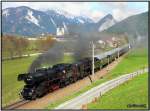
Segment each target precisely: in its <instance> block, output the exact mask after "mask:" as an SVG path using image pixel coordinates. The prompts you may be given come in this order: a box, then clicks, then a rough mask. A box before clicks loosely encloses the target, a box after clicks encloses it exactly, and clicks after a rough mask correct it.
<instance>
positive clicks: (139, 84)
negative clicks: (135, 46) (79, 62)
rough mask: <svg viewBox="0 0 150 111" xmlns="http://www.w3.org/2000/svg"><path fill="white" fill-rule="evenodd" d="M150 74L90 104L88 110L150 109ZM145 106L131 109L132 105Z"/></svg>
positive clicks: (141, 76) (125, 84) (134, 79)
mask: <svg viewBox="0 0 150 111" xmlns="http://www.w3.org/2000/svg"><path fill="white" fill-rule="evenodd" d="M147 78H148V74H147V73H146V74H143V75H139V76H137V77H135V78H133V79H132V80H130V81H128V82H126V83H124V84H122V85H120V86H118V87H117V88H115V89H112V90H111V91H109V92H107V93H106V94H104V95H103V96H102V97H101V98H98V100H97V102H95V103H90V104H88V109H146V108H147V107H148V93H147V91H148V79H147ZM133 104H137V105H143V106H141V107H131V105H133Z"/></svg>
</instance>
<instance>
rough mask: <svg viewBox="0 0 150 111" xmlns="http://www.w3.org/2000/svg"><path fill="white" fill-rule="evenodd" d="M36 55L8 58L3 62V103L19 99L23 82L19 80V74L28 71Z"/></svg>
mask: <svg viewBox="0 0 150 111" xmlns="http://www.w3.org/2000/svg"><path fill="white" fill-rule="evenodd" d="M35 58H36V56H32V57H26V58H19V59H14V60H6V61H3V62H2V105H6V104H9V103H12V102H14V101H17V100H18V99H19V96H18V93H19V91H20V89H21V88H22V87H23V82H18V81H17V75H18V74H20V73H25V72H27V70H28V68H29V66H30V64H31V63H32V61H33V60H34V59H35Z"/></svg>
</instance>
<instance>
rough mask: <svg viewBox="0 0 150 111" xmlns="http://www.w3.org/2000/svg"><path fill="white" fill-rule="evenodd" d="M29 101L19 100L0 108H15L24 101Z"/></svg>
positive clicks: (25, 101)
mask: <svg viewBox="0 0 150 111" xmlns="http://www.w3.org/2000/svg"><path fill="white" fill-rule="evenodd" d="M29 102H30V101H29V100H20V101H17V102H15V103H13V104H10V105H8V106H5V107H3V108H2V109H15V108H18V107H20V106H22V105H24V104H26V103H29Z"/></svg>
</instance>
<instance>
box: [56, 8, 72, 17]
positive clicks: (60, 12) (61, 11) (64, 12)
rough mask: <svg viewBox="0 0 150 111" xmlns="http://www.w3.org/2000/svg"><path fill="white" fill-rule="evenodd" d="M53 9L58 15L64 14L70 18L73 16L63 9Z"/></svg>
mask: <svg viewBox="0 0 150 111" xmlns="http://www.w3.org/2000/svg"><path fill="white" fill-rule="evenodd" d="M55 11H56V12H57V13H58V14H60V15H64V16H65V17H66V18H71V19H74V18H75V16H74V15H72V14H70V13H68V12H66V11H63V10H59V9H55Z"/></svg>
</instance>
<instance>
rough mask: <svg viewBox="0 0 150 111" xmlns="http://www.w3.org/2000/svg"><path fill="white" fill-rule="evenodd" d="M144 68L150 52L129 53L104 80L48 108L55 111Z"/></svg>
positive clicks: (139, 50) (135, 51) (133, 51)
mask: <svg viewBox="0 0 150 111" xmlns="http://www.w3.org/2000/svg"><path fill="white" fill-rule="evenodd" d="M143 67H148V52H147V49H135V50H132V51H130V52H129V54H128V55H126V56H125V57H124V59H123V60H122V61H121V62H120V63H119V64H118V65H117V66H116V67H115V68H114V69H113V70H112V71H111V72H109V74H107V76H105V77H104V78H103V79H100V80H97V81H95V82H93V83H92V84H91V85H89V86H87V87H85V88H83V89H81V90H80V91H78V92H76V93H73V94H70V95H69V96H67V97H64V98H63V99H60V100H58V101H56V102H54V103H51V104H49V105H48V106H47V107H46V108H48V109H53V108H54V107H56V106H58V105H59V104H61V103H63V102H65V101H67V100H70V99H72V98H74V97H76V96H79V95H80V94H82V93H84V92H86V91H88V90H89V89H91V88H93V87H95V86H97V85H99V84H101V83H103V82H106V81H108V80H111V79H113V78H115V77H118V76H120V75H123V74H126V73H129V72H134V71H136V70H138V69H142V68H143Z"/></svg>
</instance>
